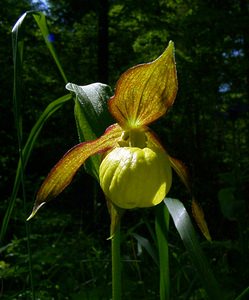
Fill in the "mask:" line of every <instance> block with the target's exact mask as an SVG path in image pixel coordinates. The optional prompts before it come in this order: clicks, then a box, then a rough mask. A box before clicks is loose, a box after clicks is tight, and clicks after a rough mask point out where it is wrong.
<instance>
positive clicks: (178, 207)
mask: <svg viewBox="0 0 249 300" xmlns="http://www.w3.org/2000/svg"><path fill="white" fill-rule="evenodd" d="M164 203H165V205H166V206H167V208H168V210H169V212H170V215H171V217H172V218H173V221H174V224H175V226H176V229H177V231H178V233H179V234H180V236H181V239H182V241H183V243H184V245H185V247H186V249H187V251H188V253H189V255H190V258H191V260H192V262H193V264H194V266H195V268H196V270H197V272H198V277H199V278H200V280H201V282H202V284H203V287H204V288H205V290H206V293H207V295H208V297H209V299H212V300H220V299H226V297H225V295H223V293H222V291H221V289H220V287H219V285H218V282H217V281H216V279H215V277H214V274H213V272H212V270H211V268H210V265H209V263H208V261H207V259H206V257H205V255H204V253H203V252H202V249H201V246H200V243H199V242H198V239H197V236H196V233H195V230H194V228H193V225H192V223H191V220H190V217H189V215H188V213H187V211H186V209H185V207H184V205H183V204H182V203H181V202H180V201H179V200H177V199H171V198H166V199H165V200H164Z"/></svg>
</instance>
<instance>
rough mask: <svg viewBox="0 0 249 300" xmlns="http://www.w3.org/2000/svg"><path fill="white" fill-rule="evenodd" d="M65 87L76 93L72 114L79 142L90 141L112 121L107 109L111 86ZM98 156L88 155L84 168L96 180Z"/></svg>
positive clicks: (74, 85)
mask: <svg viewBox="0 0 249 300" xmlns="http://www.w3.org/2000/svg"><path fill="white" fill-rule="evenodd" d="M66 89H68V90H69V91H72V92H74V93H75V94H76V100H75V108H74V115H75V120H76V125H77V130H78V135H79V139H80V141H81V142H84V141H91V140H94V139H96V138H97V137H98V136H100V135H101V134H102V133H103V131H104V130H105V128H107V127H108V126H109V125H111V124H112V123H114V121H113V119H112V117H111V114H110V113H109V111H108V106H107V100H108V99H109V98H110V97H111V95H112V94H113V93H112V90H111V88H110V87H109V86H108V85H106V84H102V83H98V82H97V83H93V84H89V85H85V86H79V85H76V84H73V83H68V84H67V85H66ZM99 165H100V157H99V156H97V155H95V156H92V157H90V158H89V159H88V160H87V162H86V164H85V168H86V171H87V172H88V173H90V174H91V175H93V176H94V177H95V179H97V180H98V170H99Z"/></svg>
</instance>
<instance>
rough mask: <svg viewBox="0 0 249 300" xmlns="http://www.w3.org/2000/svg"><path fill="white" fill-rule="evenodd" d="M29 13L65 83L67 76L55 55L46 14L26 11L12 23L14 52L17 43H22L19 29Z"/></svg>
mask: <svg viewBox="0 0 249 300" xmlns="http://www.w3.org/2000/svg"><path fill="white" fill-rule="evenodd" d="M29 15H31V16H33V17H34V19H35V21H36V23H37V25H38V27H39V29H40V32H41V34H42V36H43V38H44V40H45V43H46V45H47V48H48V50H49V52H50V54H51V55H52V57H53V60H54V62H55V64H56V66H57V68H58V70H59V72H60V74H61V76H62V78H63V80H64V82H65V83H67V82H68V80H67V77H66V75H65V73H64V71H63V68H62V66H61V64H60V61H59V59H58V57H57V54H56V51H55V49H54V46H53V43H52V39H51V33H50V32H49V30H48V26H47V20H46V16H45V15H44V14H43V13H42V12H38V11H27V12H25V13H24V14H23V15H22V16H21V17H20V18H19V19H18V20H17V22H16V24H15V25H14V27H13V29H12V37H13V41H14V43H13V50H14V52H15V51H16V49H17V48H18V47H17V44H20V43H23V35H22V34H20V33H22V31H21V29H22V25H23V22H24V20H25V19H26V17H27V16H29ZM14 57H15V55H14Z"/></svg>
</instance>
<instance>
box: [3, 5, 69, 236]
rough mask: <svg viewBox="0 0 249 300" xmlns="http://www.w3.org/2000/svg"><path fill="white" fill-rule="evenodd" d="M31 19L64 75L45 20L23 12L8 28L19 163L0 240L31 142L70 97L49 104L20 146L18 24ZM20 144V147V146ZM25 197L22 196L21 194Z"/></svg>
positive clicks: (21, 43)
mask: <svg viewBox="0 0 249 300" xmlns="http://www.w3.org/2000/svg"><path fill="white" fill-rule="evenodd" d="M29 15H31V16H33V17H34V19H35V21H36V23H37V24H38V26H39V29H40V31H41V33H42V35H43V38H44V40H45V42H46V45H47V47H48V49H49V51H50V53H51V55H52V57H53V60H54V62H55V64H56V65H57V67H58V69H59V72H60V74H61V76H62V77H63V79H64V81H65V82H67V79H66V76H65V74H64V71H63V69H62V67H61V65H60V63H59V60H58V58H57V55H56V52H55V49H54V47H53V44H52V43H51V42H50V41H49V30H48V27H47V23H46V17H45V15H44V14H43V13H41V12H35V11H28V12H25V13H24V14H23V15H22V16H21V17H20V18H19V19H18V20H17V22H16V24H15V25H14V27H13V29H12V48H13V64H14V78H13V110H14V117H15V125H16V130H17V138H18V146H19V156H20V158H19V162H18V166H17V171H16V177H15V182H14V186H13V190H12V194H11V197H10V201H9V203H8V207H7V210H6V212H5V215H4V217H3V221H2V227H1V232H0V240H1V241H2V240H3V239H4V236H5V234H6V231H7V228H8V224H9V220H10V217H11V214H12V211H13V209H14V205H15V201H16V196H17V193H18V191H19V188H20V184H21V182H23V189H24V180H23V177H24V170H25V167H26V164H27V162H28V159H29V157H30V154H31V152H32V150H33V147H34V143H35V141H36V139H37V137H38V135H39V133H40V131H41V129H42V127H43V125H44V123H45V122H46V120H47V119H48V118H49V117H50V116H51V115H52V114H53V113H54V112H56V111H57V110H58V109H59V108H60V107H61V106H62V105H63V104H64V103H65V102H66V101H68V100H70V99H71V95H70V94H68V95H65V96H63V97H61V98H59V99H57V100H55V101H54V102H52V103H50V104H49V105H48V106H47V108H46V109H45V111H44V112H43V114H42V115H41V117H40V118H39V120H38V121H37V122H36V124H35V125H34V127H33V128H32V130H31V132H30V135H29V137H28V139H27V141H26V143H25V145H24V142H23V140H22V136H23V132H22V114H21V110H20V106H21V102H22V64H23V49H24V37H25V34H24V33H25V31H24V30H23V29H22V25H23V23H24V21H25V19H26V18H27V16H29ZM23 145H24V147H23ZM23 194H25V193H23Z"/></svg>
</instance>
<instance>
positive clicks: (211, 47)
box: [0, 0, 249, 299]
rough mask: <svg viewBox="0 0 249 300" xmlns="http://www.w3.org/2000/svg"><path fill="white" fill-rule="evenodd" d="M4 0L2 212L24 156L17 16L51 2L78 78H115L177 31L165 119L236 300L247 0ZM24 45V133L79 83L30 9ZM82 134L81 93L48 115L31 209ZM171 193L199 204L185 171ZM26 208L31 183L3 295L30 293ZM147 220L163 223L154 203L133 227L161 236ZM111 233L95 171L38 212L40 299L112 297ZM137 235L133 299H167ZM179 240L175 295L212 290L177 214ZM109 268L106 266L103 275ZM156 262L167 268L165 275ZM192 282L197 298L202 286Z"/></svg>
mask: <svg viewBox="0 0 249 300" xmlns="http://www.w3.org/2000/svg"><path fill="white" fill-rule="evenodd" d="M1 3H2V4H1V7H2V8H1V12H0V15H1V18H0V49H1V50H0V81H1V85H0V88H1V93H0V107H1V108H0V113H1V118H0V123H1V125H0V130H1V131H0V140H1V148H0V151H1V152H0V153H1V157H0V158H1V159H0V168H1V180H0V188H1V201H0V216H4V213H5V210H6V207H7V205H8V201H9V197H10V194H11V190H12V186H13V181H14V176H15V170H16V165H17V161H18V145H17V137H16V131H15V127H14V118H13V111H12V85H13V81H12V80H13V79H12V77H13V65H12V49H11V28H12V26H13V25H14V24H15V22H16V20H17V19H18V17H19V16H20V15H21V14H22V13H24V12H25V11H27V10H30V9H38V10H42V11H44V12H45V13H46V14H47V16H48V22H49V28H50V30H51V32H52V36H51V39H52V40H53V42H54V46H55V48H56V50H57V54H58V57H59V59H60V62H61V64H62V66H63V68H64V71H65V73H66V75H67V77H68V79H69V81H70V82H74V83H77V84H80V85H84V84H89V83H92V82H96V81H100V82H104V83H108V84H109V85H111V86H112V87H113V88H114V86H115V82H116V81H117V79H118V77H119V76H120V74H121V73H122V72H123V71H125V70H126V69H127V68H129V67H131V66H133V65H136V64H138V63H142V62H147V61H151V60H153V59H154V58H156V57H157V56H158V55H159V54H160V53H162V51H163V50H164V49H165V47H166V46H167V43H168V41H169V40H173V41H174V43H175V48H176V53H175V55H176V62H177V70H178V78H179V92H178V95H177V99H176V102H175V105H174V107H173V108H172V109H171V111H170V112H169V114H168V115H167V116H165V117H164V118H163V119H161V120H160V121H158V122H157V123H155V124H153V126H152V127H153V129H154V130H155V131H156V132H157V133H158V134H159V135H160V137H161V140H162V141H163V143H164V145H165V146H166V148H167V149H168V151H169V152H170V154H171V155H173V156H175V157H177V158H179V159H181V160H182V161H184V162H185V163H186V165H187V166H188V167H189V170H190V174H191V176H192V183H193V189H194V192H195V195H196V198H197V199H198V200H199V202H200V203H201V205H202V207H203V209H204V211H205V214H206V219H207V221H208V224H209V227H210V231H211V235H212V237H213V239H214V241H215V242H213V244H212V245H207V244H206V242H205V241H203V247H204V248H205V251H206V252H207V255H208V257H209V258H210V261H211V262H212V265H213V268H214V270H215V273H216V274H217V277H218V278H219V280H220V282H221V284H222V286H223V287H224V289H227V290H228V293H229V294H230V295H231V299H233V297H234V295H235V294H237V293H239V292H241V291H242V290H243V289H245V288H246V287H247V285H248V281H249V274H248V251H249V244H248V192H249V191H248V186H249V185H248V183H249V172H248V166H249V158H248V145H249V143H248V139H249V126H248V123H249V121H248V115H249V101H248V100H249V99H248V98H249V30H248V25H249V13H248V12H249V5H248V2H247V1H246V0H240V1H235V0H229V1H225V2H224V3H222V2H221V1H204V0H195V1H181V0H179V1H163V0H161V1H160V0H158V1H149V0H144V1H141V0H140V1H132V0H125V1H116V0H109V1H107V0H103V1H100V0H98V1H97V0H96V1H95V0H92V1H86V0H85V1H76V0H71V1H65V0H63V1H49V7H47V6H46V5H45V4H44V3H36V4H34V3H31V2H30V1H23V0H22V1H11V0H2V2H1ZM24 57H25V61H24V78H23V83H24V89H23V104H22V108H21V109H22V113H23V130H24V139H25V136H27V135H28V133H29V130H30V129H31V127H32V126H33V124H34V122H35V121H36V120H37V118H38V117H39V115H40V114H41V112H42V111H43V109H44V108H45V107H46V105H47V104H48V103H50V102H51V101H52V100H54V99H56V98H58V97H60V96H62V95H64V94H66V90H65V88H64V83H63V80H62V79H61V78H60V76H59V74H58V72H57V69H56V67H55V66H54V64H53V61H52V59H51V57H50V55H49V53H48V51H47V50H46V47H45V45H44V42H43V40H42V37H41V35H40V33H39V32H38V30H37V28H36V24H35V23H34V22H33V20H32V19H31V18H30V19H29V21H27V22H26V23H25V51H24ZM76 143H78V137H77V132H76V128H75V121H74V116H73V102H72V103H68V104H67V105H66V106H65V107H64V108H63V109H62V110H61V111H59V112H58V113H57V114H56V115H55V116H53V117H52V118H51V119H50V120H49V122H48V123H47V125H46V126H45V128H44V130H43V131H42V134H41V136H40V138H39V140H38V143H37V145H36V148H35V150H34V152H33V154H32V157H31V160H30V162H29V164H28V167H27V172H26V178H25V180H26V189H27V199H28V208H30V209H31V207H32V204H33V199H34V195H35V193H36V191H37V189H38V187H39V185H40V183H41V181H42V179H43V178H44V176H45V175H46V174H47V173H48V171H49V170H50V168H51V167H52V166H53V165H54V164H55V162H57V161H58V159H59V158H60V157H61V156H62V155H63V154H64V153H65V152H66V151H67V150H68V149H69V148H70V147H72V146H73V145H75V144H76ZM169 196H171V197H175V198H178V199H180V200H182V201H183V202H184V203H186V206H187V208H188V205H189V204H188V203H189V201H188V200H189V196H188V195H187V193H186V192H185V189H184V187H183V186H182V185H181V184H180V182H179V181H178V179H177V178H176V177H175V180H174V184H173V188H172V189H171V192H170V194H169ZM25 218H26V212H25V211H24V210H23V201H22V199H21V195H20V197H19V199H18V201H17V204H16V207H15V209H14V213H13V215H12V219H11V222H10V225H9V229H8V232H7V236H6V238H5V241H3V244H1V245H0V255H1V257H0V278H1V279H0V281H1V283H0V295H1V296H2V297H3V299H28V298H29V289H30V288H29V281H30V278H29V273H28V265H27V251H26V248H25V247H26V246H25V245H26V244H25V239H26V237H25V226H24V220H25ZM143 220H147V221H148V222H149V223H151V224H153V213H152V212H151V211H143V210H140V211H132V212H128V213H126V215H125V217H124V221H123V227H124V231H126V230H130V231H131V232H132V230H134V231H136V232H139V233H140V234H142V235H145V236H147V238H148V239H150V237H148V232H147V230H146V228H145V227H144V226H143V225H141V226H138V224H140V223H141V224H143ZM152 226H153V225H152ZM135 228H136V229H135ZM108 232H109V216H108V212H107V209H106V205H105V200H104V197H103V195H102V192H101V191H100V190H99V187H98V184H97V183H95V182H94V181H93V179H92V178H91V177H90V176H89V175H87V174H85V173H84V171H83V170H82V171H81V172H80V174H78V175H77V177H76V179H75V181H74V183H73V184H72V185H71V186H70V188H68V189H67V191H66V192H65V193H63V195H62V196H60V197H59V198H58V199H56V200H55V201H53V202H51V203H49V204H47V207H46V209H45V208H44V209H43V210H42V211H41V212H40V213H39V215H38V216H37V218H36V219H35V220H34V221H32V225H31V247H32V253H33V267H34V282H35V288H36V292H37V295H38V296H39V297H40V299H52V298H51V297H55V298H53V299H88V297H89V299H108V297H109V294H110V286H109V288H108V289H106V286H105V285H106V283H107V282H110V280H111V279H110V261H109V258H110V254H109V242H108V241H106V238H107V237H108ZM124 240H126V243H124V244H125V245H124V249H123V251H124V256H125V258H127V261H129V259H130V260H136V259H137V258H139V262H136V263H135V262H130V263H128V262H127V263H126V264H125V267H124V278H125V280H124V285H125V287H126V293H127V295H126V297H127V298H126V299H157V293H158V274H157V269H156V266H154V265H153V262H152V261H151V259H150V257H149V256H148V255H147V254H146V253H144V252H143V253H142V254H141V256H139V257H137V255H138V254H137V248H136V247H137V245H136V242H135V240H134V239H132V237H131V236H130V235H128V234H127V235H125V237H124ZM171 242H172V245H174V246H172V248H171V256H172V271H171V272H172V276H173V278H174V279H177V280H179V284H178V285H176V284H175V283H173V284H172V285H173V288H172V290H173V292H172V297H173V298H172V299H204V298H203V296H202V292H201V288H200V287H199V285H198V284H199V283H198V274H195V273H194V270H193V267H191V263H190V262H189V261H188V259H186V253H185V252H184V249H183V247H182V244H181V242H180V241H179V238H178V236H177V233H176V231H175V229H174V228H173V226H172V236H171ZM185 272H186V273H185ZM103 273H104V274H105V275H104V277H105V278H104V279H102V277H100V275H101V274H103ZM151 274H155V276H153V279H151ZM184 274H185V275H184ZM186 274H187V275H186ZM193 274H194V275H193ZM101 276H102V275H101ZM179 278H180V279H179ZM193 278H194V279H197V281H195V280H193ZM192 280H193V282H192ZM147 283H148V284H147ZM190 283H193V284H192V287H191V288H189V285H190ZM1 285H2V287H1ZM137 285H138V286H139V288H138V287H137ZM175 285H176V286H175ZM148 286H149V287H148ZM187 287H188V288H187ZM189 289H190V291H189ZM187 292H188V293H189V295H190V296H186V293H187ZM131 295H132V296H131ZM134 295H135V296H134ZM193 295H194V296H196V297H197V298H191V297H194V296H193ZM38 296H37V297H38ZM183 296H185V297H187V298H183ZM15 297H16V298H15ZM77 297H79V298H77ZM174 297H175V298H174ZM180 297H182V298H180ZM245 299H246V298H245Z"/></svg>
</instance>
